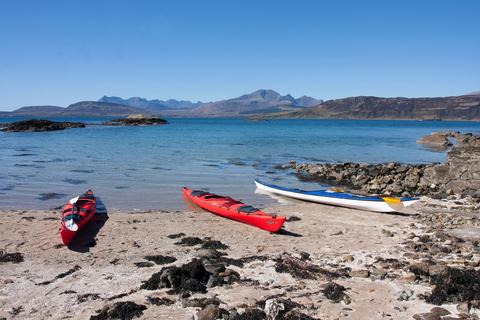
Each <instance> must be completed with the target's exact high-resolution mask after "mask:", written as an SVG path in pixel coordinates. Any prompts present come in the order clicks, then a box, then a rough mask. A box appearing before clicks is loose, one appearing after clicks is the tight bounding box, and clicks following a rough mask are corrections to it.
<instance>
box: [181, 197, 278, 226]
mask: <svg viewBox="0 0 480 320" xmlns="http://www.w3.org/2000/svg"><path fill="white" fill-rule="evenodd" d="M183 194H184V195H185V197H186V198H187V199H189V200H190V201H192V202H193V203H195V204H196V205H197V206H199V207H201V208H202V209H205V210H207V211H210V212H213V213H215V214H217V215H219V216H222V217H225V218H228V219H232V220H235V221H239V222H243V223H246V224H249V225H252V226H255V227H257V228H260V229H263V230H266V231H270V232H277V231H278V230H280V228H281V227H282V226H283V224H284V223H285V220H286V218H285V217H278V216H275V215H271V214H268V213H266V212H263V211H260V210H259V209H257V208H254V207H252V206H248V205H246V204H244V203H242V202H240V201H238V200H235V199H232V198H230V197H224V196H219V195H216V194H212V193H209V192H205V191H199V190H191V189H188V188H183Z"/></svg>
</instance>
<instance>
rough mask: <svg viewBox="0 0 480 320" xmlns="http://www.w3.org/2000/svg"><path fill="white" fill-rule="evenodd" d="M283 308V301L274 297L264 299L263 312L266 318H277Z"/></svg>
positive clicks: (273, 319)
mask: <svg viewBox="0 0 480 320" xmlns="http://www.w3.org/2000/svg"><path fill="white" fill-rule="evenodd" d="M283 310H285V306H284V305H283V303H281V302H278V301H277V300H275V299H268V300H267V301H265V308H264V311H265V314H266V315H267V319H268V320H275V319H277V317H278V315H279V314H280V312H281V311H283Z"/></svg>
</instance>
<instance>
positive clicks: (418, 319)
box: [413, 313, 442, 320]
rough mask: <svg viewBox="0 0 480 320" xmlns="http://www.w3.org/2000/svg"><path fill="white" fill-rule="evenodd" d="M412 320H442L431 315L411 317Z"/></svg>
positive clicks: (420, 314)
mask: <svg viewBox="0 0 480 320" xmlns="http://www.w3.org/2000/svg"><path fill="white" fill-rule="evenodd" d="M413 319H415V320H442V318H441V317H440V316H438V315H436V314H433V313H419V314H415V315H413Z"/></svg>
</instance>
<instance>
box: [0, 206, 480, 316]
mask: <svg viewBox="0 0 480 320" xmlns="http://www.w3.org/2000/svg"><path fill="white" fill-rule="evenodd" d="M446 205H447V203H443V202H441V201H433V200H432V201H430V202H429V203H425V202H423V203H422V204H421V205H419V206H417V207H415V208H414V209H413V210H412V211H411V214H409V215H392V214H381V213H372V212H365V211H358V210H353V209H347V208H338V207H331V206H324V205H319V204H312V203H304V202H298V203H295V204H288V205H282V206H280V205H277V206H270V207H269V208H266V211H267V212H275V213H277V214H283V215H286V216H287V217H288V218H289V222H287V223H286V227H285V229H286V230H287V231H288V232H287V233H285V234H270V233H268V232H264V231H262V230H259V229H256V228H253V227H251V226H247V225H244V224H241V223H237V222H234V221H230V220H227V219H223V218H221V217H218V216H215V215H213V214H211V213H208V212H205V211H202V210H195V211H192V210H186V211H177V212H172V211H167V212H159V211H155V212H149V213H140V214H118V213H112V214H108V215H99V216H98V217H97V218H96V220H94V221H92V223H91V224H92V226H91V227H92V228H93V230H88V232H87V233H88V234H90V233H91V232H92V233H91V234H90V235H89V236H88V237H87V236H85V237H81V238H80V239H78V241H79V246H78V247H77V248H74V250H70V249H69V248H67V247H65V246H63V245H61V242H60V238H59V235H58V231H57V229H58V226H59V223H60V219H59V216H60V213H59V212H58V210H54V211H52V210H41V211H33V210H30V211H2V212H1V213H0V228H1V229H2V232H1V235H0V242H1V243H2V244H3V248H2V250H4V251H5V252H6V253H9V254H12V253H15V252H18V253H20V254H21V255H22V258H23V261H22V262H19V263H12V262H3V263H0V275H1V276H0V306H1V308H0V309H1V310H2V311H1V313H0V319H2V318H6V319H30V318H32V317H33V318H37V319H44V318H49V319H66V318H71V319H88V318H89V317H90V316H94V315H97V314H100V312H97V310H101V309H102V308H108V307H109V308H112V307H115V306H117V308H120V307H119V306H122V304H116V303H119V302H127V301H130V302H131V303H134V304H135V305H137V306H140V307H138V310H137V309H135V308H134V309H135V310H137V311H138V312H139V313H138V315H139V316H140V319H150V318H164V319H167V318H169V319H191V317H192V316H195V315H197V317H198V312H200V310H203V311H202V312H203V313H208V312H220V313H221V312H227V314H234V313H242V312H243V313H245V314H248V313H249V312H250V313H251V312H253V313H255V312H260V310H265V303H266V301H269V300H270V302H268V303H267V304H268V305H269V306H270V305H271V304H273V305H277V304H281V305H283V306H284V307H286V308H287V309H289V308H290V309H291V310H289V311H288V313H289V317H291V318H289V319H297V318H298V319H300V318H299V317H300V315H301V314H303V315H305V316H309V317H312V318H313V319H317V318H318V319H335V318H351V319H385V318H387V319H389V318H391V319H410V318H412V317H413V316H414V315H418V314H424V313H429V312H430V311H431V310H432V309H433V308H435V307H437V308H438V307H439V306H437V305H434V304H431V303H427V302H425V300H424V299H425V298H421V297H422V295H427V296H428V294H429V293H430V292H431V290H432V285H431V284H430V283H429V280H428V279H427V278H425V276H424V275H422V274H421V273H418V272H417V273H415V272H412V270H413V271H415V270H416V269H412V266H414V265H416V264H419V263H425V260H424V258H423V256H422V252H416V251H415V249H412V248H413V247H415V245H427V244H428V243H429V241H427V240H426V239H425V236H424V235H429V234H431V231H430V230H429V229H431V227H429V222H427V220H428V219H429V218H430V217H432V216H434V215H435V216H439V212H442V214H444V215H451V214H452V213H451V212H454V211H452V210H455V207H452V206H450V207H448V208H447V206H446ZM452 205H453V203H452ZM439 206H440V207H439ZM442 206H443V207H442ZM452 208H453V209H452ZM456 210H457V211H455V212H457V213H455V217H456V219H457V220H458V221H464V222H466V223H469V224H470V225H472V226H480V223H479V217H478V213H475V212H474V213H473V216H471V214H470V213H469V214H467V216H468V218H469V219H464V218H462V217H463V214H462V212H464V211H463V209H462V208H460V209H458V208H457V209H456ZM465 212H469V211H465ZM469 215H470V216H469ZM459 219H460V220H459ZM462 219H463V220H462ZM450 220H451V219H450ZM442 221H443V220H442ZM445 221H446V222H445V226H444V227H443V228H445V229H448V228H451V227H452V226H453V225H452V224H451V223H449V222H448V221H449V219H447V220H445ZM458 221H457V222H458ZM87 228H88V227H87ZM86 231H87V230H86ZM182 234H183V235H182ZM412 234H413V235H414V236H412ZM430 237H431V236H430ZM432 239H433V238H432ZM448 239H450V238H448ZM448 239H447V240H448ZM452 239H456V238H452ZM452 239H450V242H449V243H450V244H448V241H447V240H443V241H442V242H441V245H442V246H445V247H449V246H450V247H451V246H452V245H460V246H461V248H462V249H461V250H460V249H459V250H460V251H461V252H462V254H463V255H462V254H461V255H460V256H458V255H456V254H455V253H450V254H447V253H444V252H443V253H442V252H441V251H439V252H436V251H435V250H433V251H432V255H434V257H435V256H436V255H438V261H441V260H442V259H443V260H445V259H446V261H447V262H448V261H449V259H450V261H451V263H450V264H453V265H454V266H455V267H459V266H460V267H461V266H462V264H461V263H460V264H459V259H460V261H461V260H462V259H466V258H465V257H466V256H468V257H469V259H467V260H468V261H471V262H472V263H476V266H475V267H474V268H478V267H479V266H480V265H479V263H480V252H479V247H478V246H475V245H473V246H471V245H467V244H471V243H472V242H469V241H468V240H467V241H464V242H462V243H460V244H458V243H457V241H454V240H452ZM432 241H433V242H432V243H433V244H432V246H435V245H436V244H435V243H436V242H435V241H436V240H435V241H434V240H432ZM205 243H207V245H206V244H205ZM445 243H447V244H445ZM412 246H413V247H412ZM202 247H205V249H202ZM468 250H470V251H471V252H470V251H468ZM451 251H452V250H451ZM453 251H454V250H453ZM463 251H468V253H467V252H463ZM452 254H453V256H451V255H452ZM441 255H443V258H441ZM449 255H450V256H449ZM148 256H153V257H154V258H151V259H150V260H148V259H145V257H148ZM462 257H463V258H462ZM171 258H174V259H175V261H173V262H172V259H171ZM453 258H455V259H453ZM194 259H200V260H201V261H202V264H203V265H204V266H205V268H206V269H207V270H209V272H212V273H213V274H216V273H215V272H216V271H215V268H217V269H218V266H219V265H222V266H224V267H223V269H222V270H224V271H223V272H221V273H219V274H216V276H215V277H216V278H215V279H217V280H215V281H214V283H213V285H212V283H209V284H207V283H205V284H204V286H205V290H206V292H205V293H202V292H190V293H189V291H188V290H186V289H185V288H183V289H182V288H180V289H178V288H177V289H178V290H177V291H176V292H172V288H159V287H158V286H157V287H155V286H154V287H153V289H154V290H149V289H142V288H141V287H142V285H144V284H145V281H147V282H148V280H149V279H150V278H151V277H152V275H155V274H156V273H158V272H160V271H161V270H162V269H163V268H165V267H169V266H177V267H181V266H184V265H188V264H189V263H191V262H192V261H194ZM435 259H436V258H435ZM152 260H153V261H156V262H152ZM435 261H436V260H435ZM165 262H167V263H165ZM157 263H159V264H157ZM164 263H165V264H164ZM438 263H440V262H438ZM438 263H437V264H438ZM427 269H428V266H427ZM427 272H428V271H427ZM227 274H228V275H227ZM151 279H153V278H151ZM218 279H220V280H218ZM218 281H220V282H218ZM210 282H211V280H210ZM42 283H45V284H43V285H42ZM215 283H217V284H216V285H215ZM219 283H222V285H220V284H219ZM150 289H152V288H150ZM173 291H175V290H173ZM464 305H466V303H463V302H458V303H452V302H448V301H447V302H445V303H441V308H443V309H444V310H446V311H442V312H450V313H451V316H452V317H456V316H458V314H460V313H463V314H464V316H465V314H466V313H465V310H464V309H465V306H464ZM130 306H132V305H130ZM142 306H143V307H142ZM292 306H294V307H292ZM143 308H145V309H143ZM462 308H463V309H462ZM109 310H110V311H112V309H104V314H103V316H105V315H107V317H106V318H103V319H109V318H108V314H109V313H108V312H110V311H109ZM222 310H223V311H222ZM435 310H437V311H438V310H439V309H435ZM117 311H118V310H117ZM437 311H435V312H437ZM470 311H471V312H474V313H477V314H478V309H475V308H473V309H471V310H470ZM262 312H264V311H262ZM203 313H200V316H202V314H203ZM387 315H389V316H387ZM294 316H297V318H294ZM199 319H210V318H208V317H205V318H201V317H200V318H199ZM211 319H213V318H211ZM260 319H261V318H260ZM279 319H281V318H279ZM302 319H310V318H302ZM421 319H423V318H421ZM462 319H474V318H462Z"/></svg>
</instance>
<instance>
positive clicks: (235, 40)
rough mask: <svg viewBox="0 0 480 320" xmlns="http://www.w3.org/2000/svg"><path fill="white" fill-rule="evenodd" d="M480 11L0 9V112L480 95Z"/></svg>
mask: <svg viewBox="0 0 480 320" xmlns="http://www.w3.org/2000/svg"><path fill="white" fill-rule="evenodd" d="M479 14H480V1H478V0H464V1H456V0H451V1H448V0H445V1H442V0H435V1H434V0H431V1H426V0H425V1H422V0H415V1H410V0H397V1H394V0H392V1H388V0H381V1H367V0H366V1H354V0H352V1H341V0H340V1H338V0H337V1H333V0H332V1H321V0H318V1H313V0H312V1H301V0H297V1H293V0H291V1H279V0H277V1H273V0H272V1H261V0H257V1H250V0H241V1H240V0H238V1H227V0H218V1H208V0H205V1H200V0H192V1H182V0H175V1H173V0H172V1H153V0H152V1H142V0H137V1H134V0H131V1H121V0H111V1H110V0H102V1H94V0H81V1H80V0H79V1H74V0H71V1H64V0H57V1H48V0H42V1H38V0H32V1H24V0H0V110H12V109H15V108H18V107H20V106H25V105H45V104H50V105H60V106H66V105H68V104H70V103H74V102H77V101H80V100H96V99H99V98H100V97H101V96H103V95H117V96H121V97H130V96H141V97H146V98H150V99H151V98H159V99H165V98H177V99H190V100H195V101H196V100H201V101H211V100H217V99H223V98H230V97H235V96H239V95H241V94H244V93H247V92H250V91H254V90H256V89H259V88H268V89H274V90H277V91H279V92H280V93H282V94H287V93H290V94H292V95H294V96H299V95H303V94H306V95H311V96H314V97H316V98H322V99H330V98H340V97H346V96H354V95H377V96H407V97H415V96H446V95H460V94H464V93H468V92H470V91H476V90H480V16H479Z"/></svg>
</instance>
